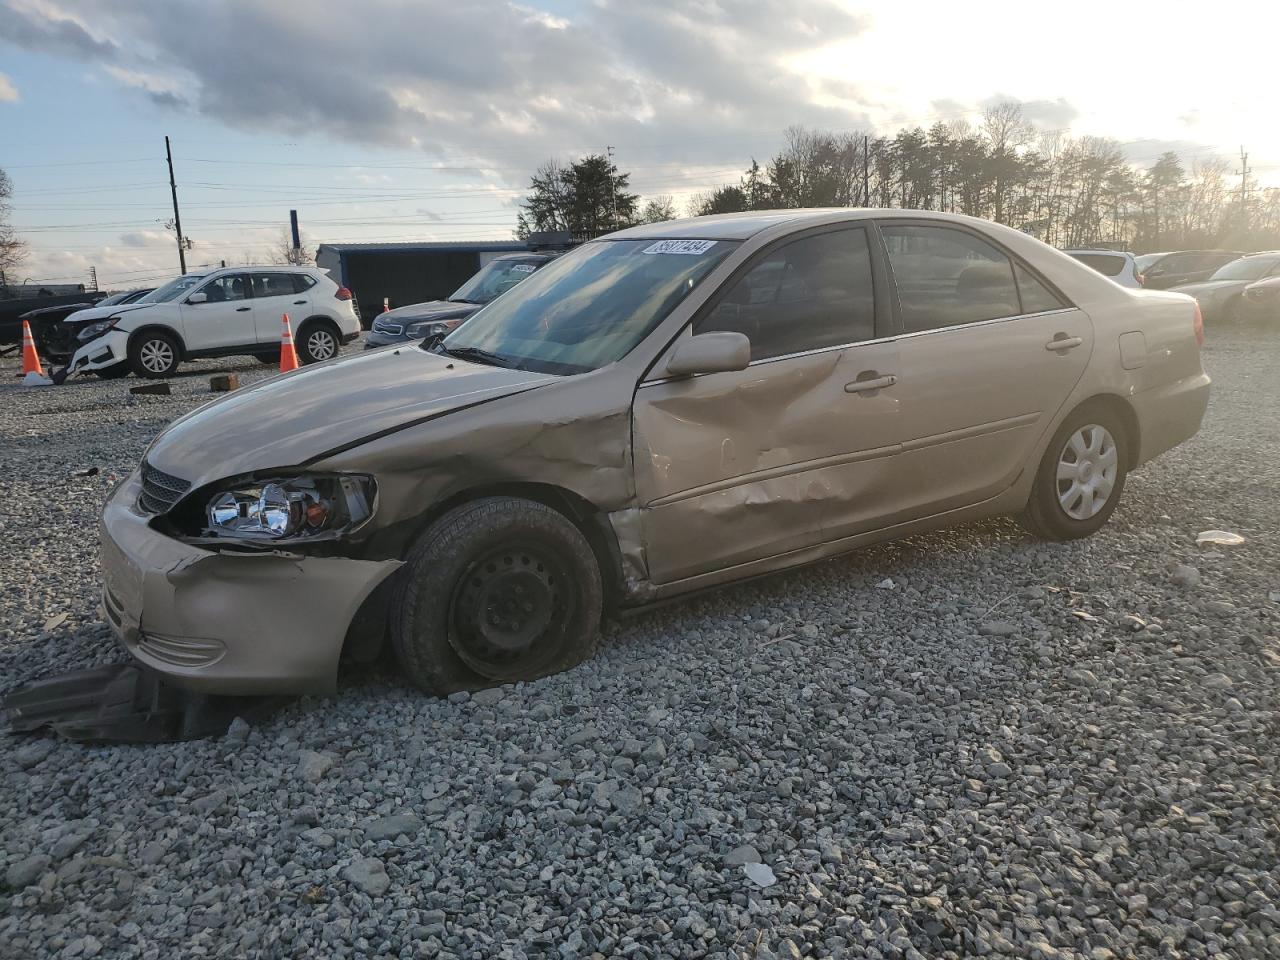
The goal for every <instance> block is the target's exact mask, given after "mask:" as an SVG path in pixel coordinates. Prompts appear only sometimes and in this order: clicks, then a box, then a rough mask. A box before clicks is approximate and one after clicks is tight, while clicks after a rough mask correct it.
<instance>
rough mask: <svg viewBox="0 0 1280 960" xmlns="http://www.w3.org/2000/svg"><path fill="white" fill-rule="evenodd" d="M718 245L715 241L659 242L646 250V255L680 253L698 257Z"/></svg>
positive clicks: (650, 245)
mask: <svg viewBox="0 0 1280 960" xmlns="http://www.w3.org/2000/svg"><path fill="white" fill-rule="evenodd" d="M715 245H716V242H715V241H714V240H659V241H658V242H657V243H651V244H649V246H647V247H645V248H644V252H645V253H678V254H684V255H685V256H693V257H698V256H701V255H702V254H704V253H706V252H707V251H708V250H710V249H711V248H712V247H714V246H715Z"/></svg>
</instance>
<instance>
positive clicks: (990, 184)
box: [517, 104, 1280, 253]
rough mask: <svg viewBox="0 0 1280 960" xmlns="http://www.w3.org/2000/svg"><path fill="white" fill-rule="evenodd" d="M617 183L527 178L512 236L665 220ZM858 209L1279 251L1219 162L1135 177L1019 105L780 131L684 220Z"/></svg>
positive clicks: (1092, 239)
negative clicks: (885, 130) (879, 132)
mask: <svg viewBox="0 0 1280 960" xmlns="http://www.w3.org/2000/svg"><path fill="white" fill-rule="evenodd" d="M628 184H629V177H628V175H627V174H625V173H619V172H618V170H617V168H616V167H615V166H614V165H613V163H612V161H611V160H610V159H609V158H607V157H604V156H599V155H597V156H590V157H586V158H584V159H583V160H581V161H578V162H577V163H573V164H570V165H568V166H564V165H561V164H560V163H558V162H557V161H548V162H547V163H545V164H543V166H541V167H540V168H539V169H538V171H537V173H535V174H534V176H533V178H532V180H531V183H530V189H529V193H528V196H527V197H526V199H525V201H524V203H523V204H522V205H521V210H520V214H519V218H518V222H517V236H519V237H525V236H527V235H528V234H529V233H530V232H532V231H537V230H566V231H568V232H570V233H571V234H573V235H574V237H575V239H589V238H590V237H594V236H599V235H600V234H602V233H607V232H609V231H610V230H613V229H617V228H621V227H625V226H629V225H632V224H635V223H645V222H651V221H654V220H664V219H672V218H674V216H675V215H676V211H675V208H674V205H673V203H672V202H671V198H670V197H655V198H653V199H651V200H649V201H647V202H642V201H641V199H640V197H639V196H637V195H636V194H634V193H631V192H630V191H629V189H628ZM861 206H871V207H896V208H902V209H913V210H941V211H946V212H950V213H963V214H968V215H970V216H975V217H982V218H985V219H988V220H994V221H996V222H998V223H1003V224H1007V225H1009V226H1012V227H1015V228H1018V229H1020V230H1023V231H1024V232H1026V233H1029V234H1031V235H1033V236H1036V237H1038V238H1039V239H1041V240H1044V241H1045V242H1046V243H1050V244H1053V245H1054V246H1058V247H1066V248H1070V247H1094V246H1105V247H1112V248H1117V249H1125V250H1132V251H1134V252H1136V253H1144V252H1149V251H1155V250H1177V249H1191V248H1217V247H1221V248H1226V249H1241V250H1255V249H1263V248H1271V247H1280V188H1265V189H1264V188H1261V187H1260V186H1259V185H1258V184H1257V183H1256V182H1254V181H1252V179H1248V180H1246V181H1244V183H1243V184H1242V183H1241V181H1240V178H1239V177H1237V176H1233V175H1232V173H1231V171H1230V167H1229V166H1228V164H1227V163H1226V162H1225V161H1224V160H1223V159H1221V158H1220V157H1213V158H1209V159H1200V158H1197V159H1195V160H1193V161H1192V162H1191V163H1190V164H1189V165H1188V164H1187V163H1184V161H1183V160H1182V159H1181V158H1180V157H1179V156H1178V154H1177V153H1175V152H1172V151H1169V152H1165V153H1163V154H1161V155H1160V157H1159V158H1158V159H1156V160H1155V162H1154V163H1152V164H1151V165H1150V166H1147V167H1145V168H1144V167H1142V166H1140V165H1136V164H1133V163H1131V162H1130V161H1129V160H1128V159H1127V158H1126V156H1125V153H1124V150H1123V148H1122V146H1121V145H1120V143H1118V142H1117V141H1115V140H1110V139H1107V138H1104V137H1094V136H1079V137H1076V136H1071V135H1069V134H1066V133H1064V132H1062V131H1053V130H1043V129H1040V128H1038V127H1036V126H1035V125H1034V124H1032V123H1031V122H1029V121H1028V120H1027V119H1026V117H1025V116H1024V115H1023V113H1022V110H1021V108H1020V107H1019V106H1018V105H1017V104H1001V105H997V106H994V107H991V108H989V109H988V110H986V111H985V112H984V114H983V116H982V118H981V120H980V121H979V122H978V123H970V122H968V121H954V122H950V123H942V122H939V123H935V124H934V125H933V126H931V127H929V128H928V129H925V128H923V127H919V126H916V127H904V128H902V129H900V130H899V131H898V132H897V133H896V134H894V135H892V136H874V135H872V134H869V133H867V134H863V133H857V132H833V131H825V130H810V129H806V128H804V127H791V128H789V129H788V130H787V131H786V133H785V137H784V144H783V147H782V149H781V150H780V151H779V152H778V153H777V154H776V155H775V156H773V157H772V158H770V159H769V160H768V161H766V162H765V163H764V164H760V163H758V162H757V161H755V160H754V159H753V160H752V161H751V163H750V165H749V166H748V167H747V168H746V170H745V171H744V172H743V174H742V176H741V177H740V178H739V180H738V182H737V183H729V184H723V185H721V186H719V187H716V188H714V189H712V190H708V191H706V192H704V193H701V194H698V195H695V196H694V197H693V199H692V201H691V202H690V204H689V207H688V211H687V212H688V214H689V215H691V216H700V215H705V214H712V213H737V212H743V211H748V210H770V209H785V208H792V207H861Z"/></svg>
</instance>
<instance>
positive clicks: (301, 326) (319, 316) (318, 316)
mask: <svg viewBox="0 0 1280 960" xmlns="http://www.w3.org/2000/svg"><path fill="white" fill-rule="evenodd" d="M316 323H327V324H328V325H329V326H331V327H333V329H334V330H336V331H337V332H338V336H339V337H341V336H342V328H341V327H339V326H338V322H337V321H336V320H334V319H333V317H330V316H326V315H325V314H323V313H313V314H311V316H309V317H307V318H305V319H304V320H302V321H301V322H299V323H298V333H297V335H298V336H299V337H301V336H302V331H303V330H305V329H306V328H307V327H308V326H310V325H312V324H316Z"/></svg>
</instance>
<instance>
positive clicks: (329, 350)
mask: <svg viewBox="0 0 1280 960" xmlns="http://www.w3.org/2000/svg"><path fill="white" fill-rule="evenodd" d="M307 352H308V353H309V354H311V359H312V360H316V361H319V360H328V359H329V358H331V357H332V356H333V355H334V354H335V353H337V352H338V343H337V341H336V340H334V338H333V334H332V333H330V332H329V331H328V330H314V331H312V332H311V333H310V334H309V335H308V336H307Z"/></svg>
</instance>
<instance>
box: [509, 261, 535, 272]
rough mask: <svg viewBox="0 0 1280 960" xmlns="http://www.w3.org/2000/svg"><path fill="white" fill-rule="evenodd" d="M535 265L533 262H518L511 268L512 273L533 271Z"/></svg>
mask: <svg viewBox="0 0 1280 960" xmlns="http://www.w3.org/2000/svg"><path fill="white" fill-rule="evenodd" d="M534 269H535V268H534V266H533V264H532V263H517V264H516V265H515V266H514V267H512V268H511V272H512V273H533V271H534Z"/></svg>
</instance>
